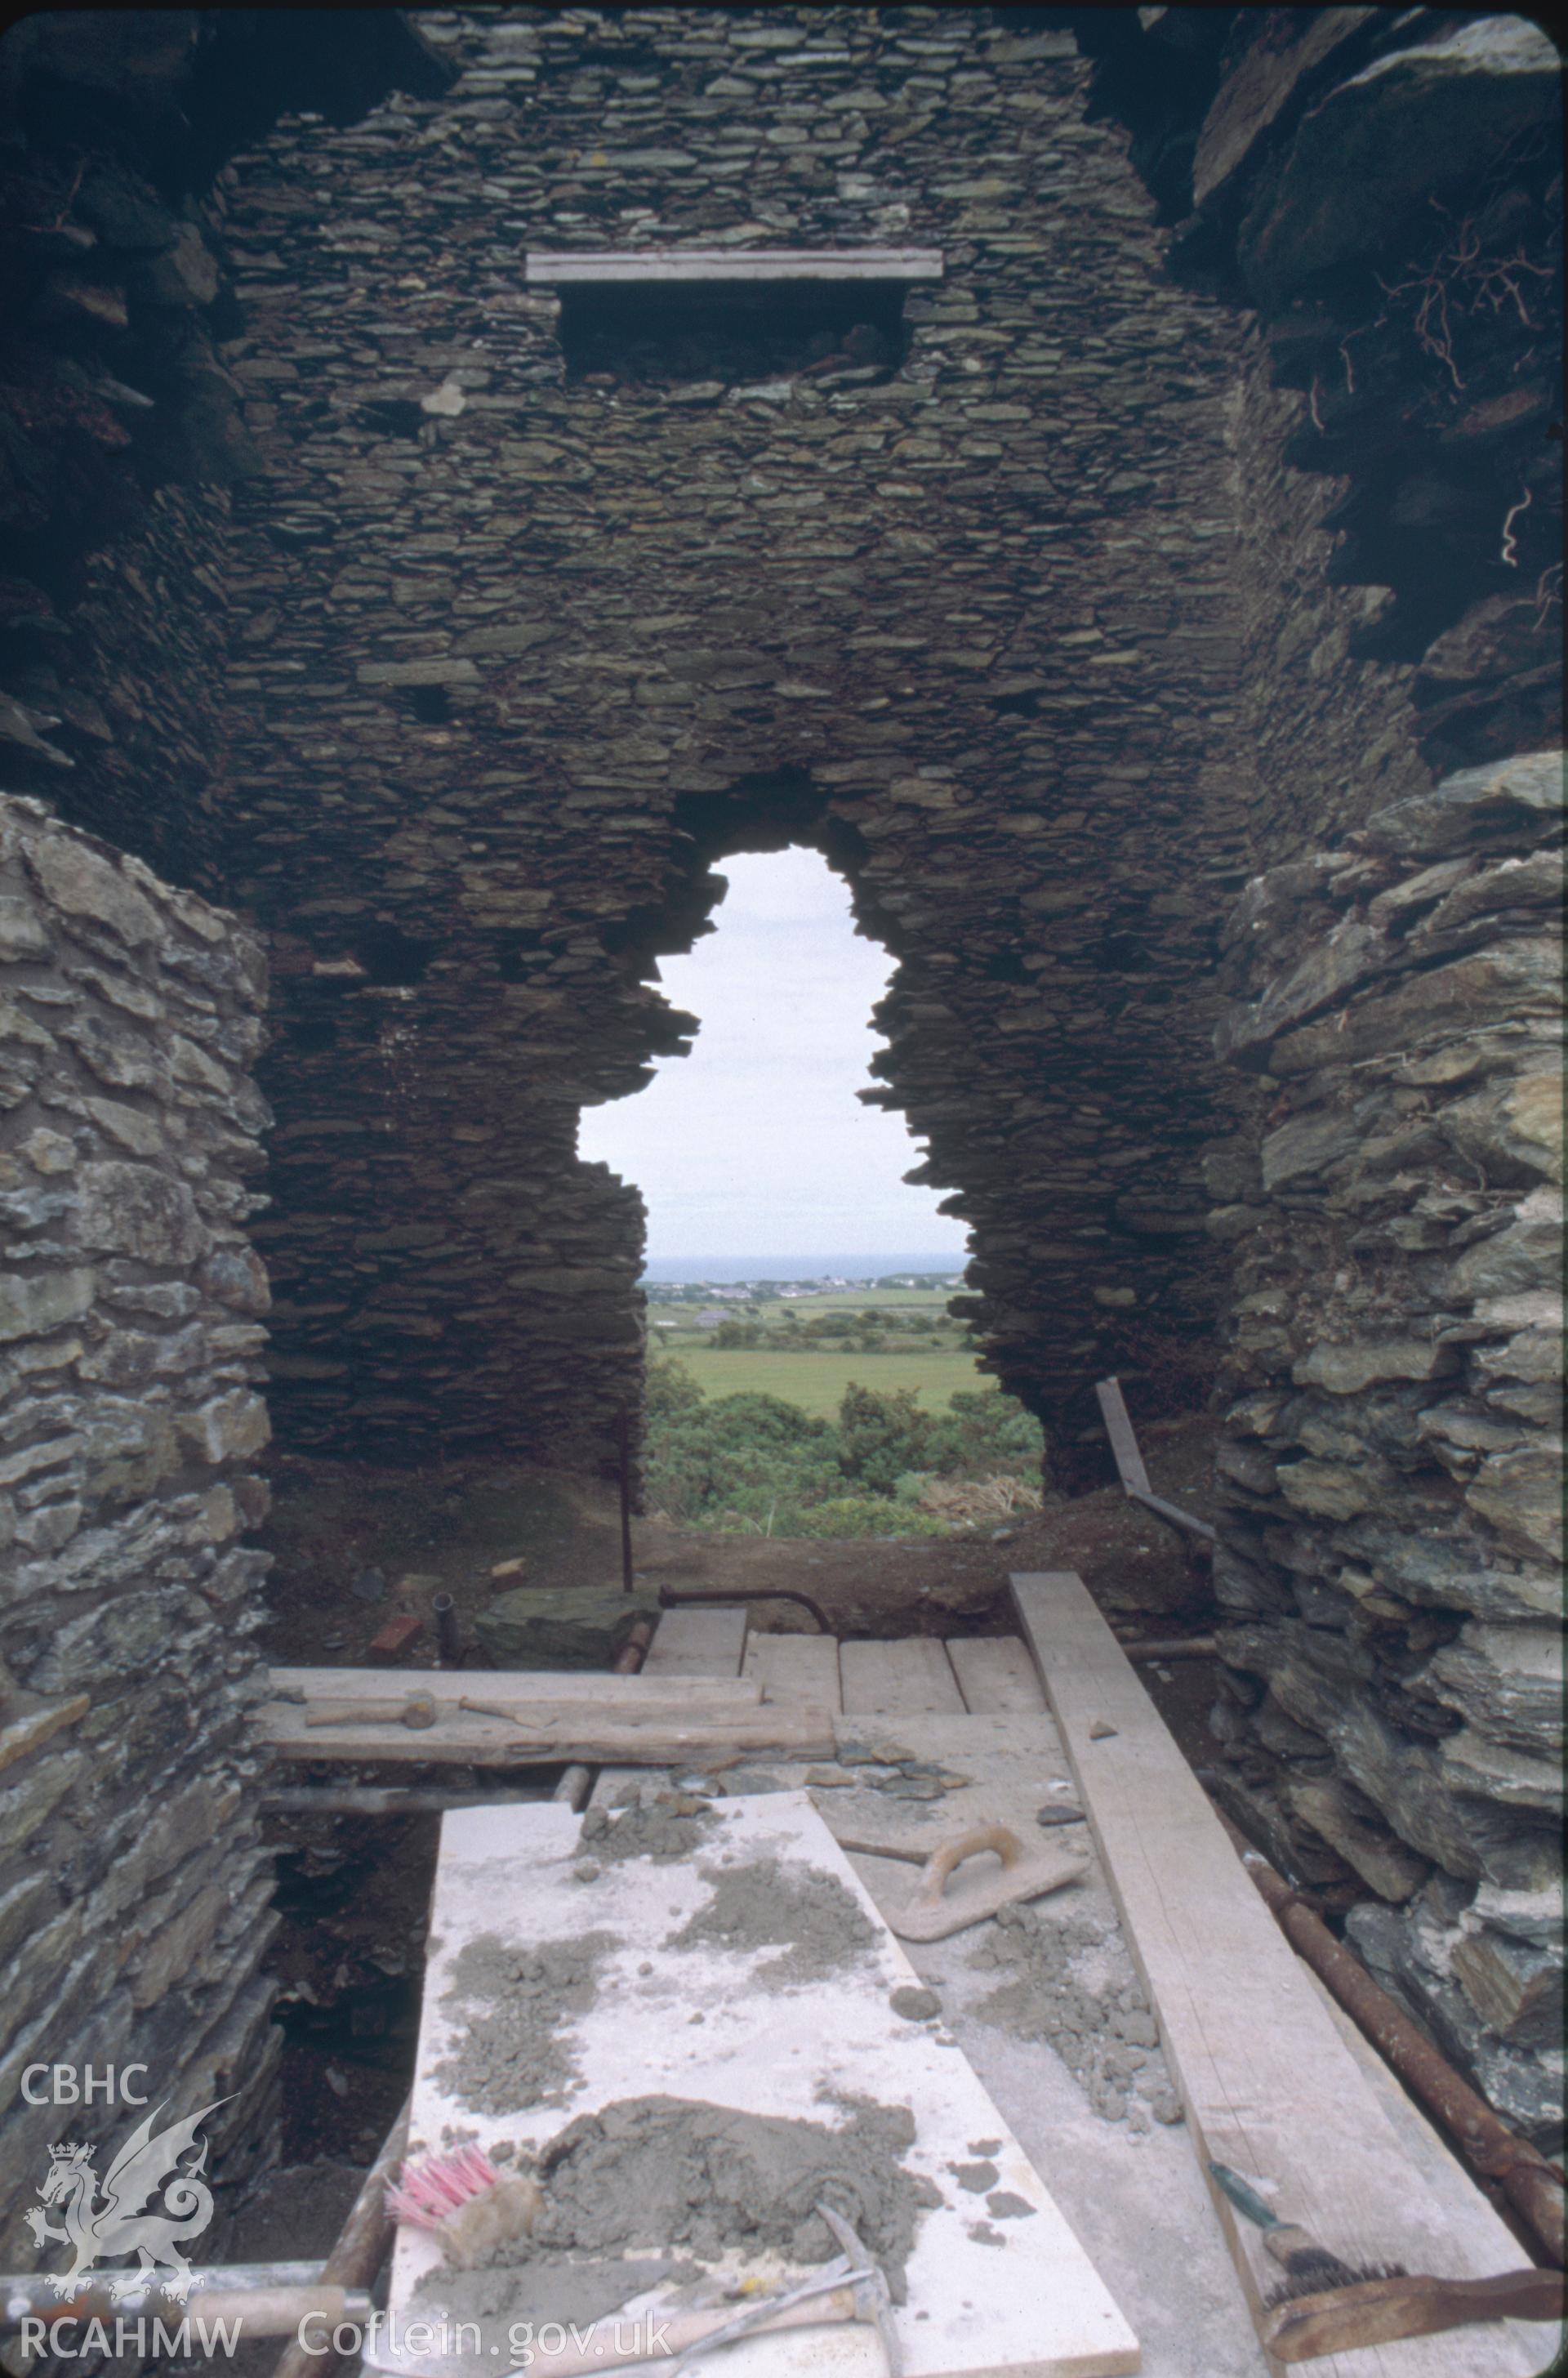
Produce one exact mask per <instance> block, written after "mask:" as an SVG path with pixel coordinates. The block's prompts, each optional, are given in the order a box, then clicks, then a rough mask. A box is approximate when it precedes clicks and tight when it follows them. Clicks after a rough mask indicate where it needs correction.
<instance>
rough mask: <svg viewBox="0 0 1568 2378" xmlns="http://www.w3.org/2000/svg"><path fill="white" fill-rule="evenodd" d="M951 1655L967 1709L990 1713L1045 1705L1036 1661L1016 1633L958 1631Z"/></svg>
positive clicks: (950, 1642) (951, 1641)
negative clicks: (960, 1633) (963, 1632)
mask: <svg viewBox="0 0 1568 2378" xmlns="http://www.w3.org/2000/svg"><path fill="white" fill-rule="evenodd" d="M947 1655H948V1658H949V1659H950V1660H951V1661H952V1673H953V1675H955V1676H956V1677H957V1678H958V1689H959V1691H960V1692H961V1693H962V1694H963V1695H964V1707H965V1708H966V1709H969V1710H973V1711H976V1713H977V1714H980V1715H988V1714H990V1713H992V1712H994V1711H1001V1710H1043V1709H1044V1708H1045V1706H1046V1697H1045V1695H1044V1693H1043V1692H1042V1691H1041V1690H1040V1679H1039V1677H1038V1676H1037V1675H1035V1663H1034V1661H1033V1660H1032V1659H1031V1658H1030V1657H1029V1654H1028V1652H1027V1651H1025V1650H1024V1648H1023V1644H1022V1643H1021V1642H1020V1641H1019V1639H1018V1638H1017V1636H1016V1635H954V1636H952V1637H951V1638H950V1639H949V1641H948V1647H947Z"/></svg>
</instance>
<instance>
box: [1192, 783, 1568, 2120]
mask: <svg viewBox="0 0 1568 2378" xmlns="http://www.w3.org/2000/svg"><path fill="white" fill-rule="evenodd" d="M1561 834H1562V759H1561V755H1560V754H1558V753H1552V752H1546V753H1541V754H1539V755H1538V756H1536V757H1533V758H1531V759H1527V760H1517V761H1514V762H1511V763H1488V764H1485V765H1483V766H1481V767H1478V768H1474V769H1469V770H1466V771H1464V772H1462V773H1461V774H1459V775H1454V776H1451V777H1448V778H1446V779H1445V780H1444V781H1443V782H1442V783H1441V784H1440V785H1438V786H1437V787H1435V788H1433V789H1432V790H1431V791H1430V792H1426V793H1421V794H1417V795H1414V796H1412V797H1411V798H1409V799H1405V800H1403V801H1397V802H1394V804H1393V805H1392V806H1390V807H1388V808H1386V809H1382V810H1379V811H1374V812H1373V814H1372V815H1371V817H1370V818H1369V819H1368V821H1367V823H1366V824H1365V826H1364V827H1363V828H1362V829H1361V830H1360V831H1359V833H1357V834H1354V835H1349V836H1347V839H1346V843H1345V845H1343V846H1341V847H1338V848H1335V849H1332V850H1331V849H1315V850H1311V851H1307V852H1304V853H1302V855H1301V856H1300V857H1299V858H1298V859H1293V860H1290V861H1288V862H1287V863H1286V864H1285V865H1284V866H1281V867H1277V868H1274V869H1271V870H1270V871H1269V872H1268V873H1267V874H1264V875H1261V876H1258V877H1256V878H1255V879H1254V881H1253V882H1252V883H1251V884H1250V885H1249V886H1248V889H1247V893H1246V895H1245V896H1244V898H1243V900H1242V901H1241V903H1240V905H1239V907H1238V909H1237V910H1236V911H1235V913H1234V915H1233V916H1232V918H1231V919H1230V921H1229V925H1228V927H1227V945H1228V952H1227V973H1228V974H1229V976H1230V978H1231V979H1232V980H1233V982H1234V983H1235V985H1236V987H1237V991H1238V1003H1237V1005H1236V1006H1235V1007H1234V1008H1233V1010H1232V1011H1231V1013H1230V1015H1228V1016H1227V1020H1226V1023H1225V1025H1224V1026H1223V1027H1222V1032H1221V1038H1222V1041H1223V1043H1224V1044H1225V1046H1226V1047H1227V1051H1228V1053H1229V1054H1230V1055H1231V1056H1232V1057H1233V1058H1234V1060H1235V1061H1236V1062H1237V1063H1239V1064H1242V1065H1246V1066H1248V1067H1251V1068H1256V1069H1259V1070H1260V1071H1261V1072H1262V1074H1263V1079H1264V1082H1265V1086H1266V1092H1267V1095H1268V1098H1269V1100H1270V1103H1269V1108H1268V1122H1269V1125H1270V1127H1269V1128H1268V1129H1267V1131H1266V1133H1265V1135H1264V1137H1263V1144H1262V1147H1261V1150H1260V1155H1259V1162H1258V1169H1257V1172H1256V1174H1255V1176H1254V1179H1253V1181H1252V1183H1251V1185H1250V1193H1249V1194H1250V1200H1251V1202H1249V1203H1246V1204H1241V1205H1238V1206H1233V1207H1229V1208H1227V1209H1222V1213H1221V1215H1220V1216H1219V1217H1216V1219H1222V1220H1223V1221H1224V1223H1225V1226H1226V1230H1227V1236H1230V1237H1231V1240H1232V1243H1233V1244H1234V1246H1235V1248H1236V1255H1237V1287H1238V1290H1239V1302H1238V1308H1237V1315H1236V1320H1235V1324H1234V1337H1233V1355H1234V1372H1235V1376H1236V1384H1237V1385H1238V1386H1239V1387H1240V1388H1241V1389H1242V1390H1243V1392H1242V1393H1241V1395H1240V1396H1239V1399H1238V1400H1236V1401H1235V1402H1234V1403H1233V1404H1232V1406H1231V1408H1230V1410H1229V1412H1228V1415H1227V1422H1228V1432H1229V1433H1228V1435H1227V1441H1226V1442H1225V1443H1224V1444H1223V1445H1222V1447H1221V1452H1220V1457H1219V1470H1220V1477H1221V1481H1222V1491H1223V1493H1224V1495H1225V1500H1226V1503H1227V1507H1228V1515H1227V1525H1226V1530H1225V1541H1224V1543H1223V1545H1222V1547H1221V1550H1220V1553H1219V1555H1218V1557H1217V1559H1216V1563H1215V1591H1216V1594H1217V1596H1218V1599H1219V1601H1220V1603H1222V1605H1223V1606H1224V1607H1225V1609H1226V1610H1227V1612H1228V1613H1229V1614H1230V1618H1229V1623H1228V1624H1227V1626H1225V1627H1222V1629H1221V1630H1220V1643H1221V1648H1222V1650H1223V1651H1224V1653H1225V1656H1226V1658H1227V1661H1229V1663H1231V1666H1232V1668H1233V1669H1234V1670H1235V1671H1237V1672H1238V1674H1237V1675H1235V1676H1234V1677H1233V1678H1232V1679H1230V1680H1229V1681H1230V1691H1229V1693H1228V1695H1227V1698H1226V1699H1222V1701H1221V1704H1220V1711H1219V1715H1220V1717H1221V1719H1222V1732H1223V1735H1224V1736H1225V1737H1226V1742H1227V1749H1228V1750H1229V1752H1230V1754H1231V1756H1232V1758H1233V1759H1236V1760H1237V1761H1238V1763H1239V1764H1240V1765H1242V1766H1243V1767H1244V1768H1246V1769H1248V1770H1249V1771H1251V1773H1252V1775H1253V1777H1254V1780H1255V1781H1256V1782H1258V1783H1259V1784H1261V1787H1262V1789H1261V1797H1260V1794H1259V1792H1257V1791H1250V1790H1249V1788H1248V1786H1247V1785H1246V1784H1244V1783H1240V1782H1237V1783H1235V1784H1232V1786H1231V1789H1230V1792H1229V1794H1228V1797H1230V1799H1231V1801H1232V1804H1233V1805H1234V1806H1235V1807H1236V1809H1237V1813H1238V1814H1239V1815H1240V1814H1247V1815H1249V1816H1251V1818H1252V1820H1253V1821H1254V1823H1256V1822H1257V1821H1258V1820H1259V1819H1260V1818H1261V1819H1262V1820H1263V1823H1264V1825H1265V1826H1266V1827H1267V1828H1268V1829H1269V1830H1270V1831H1271V1832H1273V1833H1274V1834H1275V1838H1276V1839H1280V1840H1282V1841H1283V1844H1284V1855H1285V1856H1286V1860H1287V1864H1288V1865H1289V1866H1290V1867H1291V1868H1292V1869H1293V1870H1296V1871H1305V1872H1308V1873H1310V1874H1315V1875H1316V1876H1317V1877H1318V1878H1319V1879H1322V1878H1323V1876H1325V1875H1329V1874H1333V1873H1334V1872H1335V1871H1336V1870H1337V1859H1336V1858H1335V1857H1334V1856H1329V1857H1328V1858H1327V1860H1326V1863H1325V1861H1324V1851H1325V1846H1326V1849H1327V1851H1328V1852H1330V1853H1337V1856H1338V1858H1339V1859H1343V1860H1344V1861H1346V1862H1347V1864H1348V1866H1349V1867H1350V1868H1352V1869H1353V1870H1354V1872H1355V1873H1356V1874H1357V1875H1358V1876H1359V1878H1360V1879H1361V1880H1363V1881H1364V1882H1365V1883H1366V1884H1368V1885H1370V1887H1371V1890H1372V1891H1373V1892H1375V1893H1376V1894H1377V1902H1376V1903H1373V1904H1370V1905H1368V1906H1367V1907H1366V1908H1364V1909H1359V1910H1358V1911H1356V1912H1355V1913H1354V1914H1353V1915H1352V1916H1351V1918H1350V1928H1351V1932H1352V1935H1353V1937H1354V1938H1355V1939H1356V1940H1358V1942H1359V1945H1360V1946H1361V1947H1362V1948H1363V1949H1364V1950H1365V1952H1366V1953H1367V1954H1368V1956H1369V1958H1370V1959H1371V1963H1372V1964H1373V1965H1374V1968H1377V1969H1380V1970H1382V1971H1383V1972H1384V1973H1385V1974H1386V1975H1388V1976H1390V1977H1391V1978H1392V1979H1393V1980H1394V1983H1395V1986H1396V1987H1397V1988H1400V1989H1401V1990H1402V1991H1403V1992H1407V1993H1408V1994H1409V1995H1411V1996H1412V1997H1413V1998H1414V2000H1416V2003H1417V2006H1418V2012H1420V2013H1421V2014H1422V2016H1423V2017H1424V2018H1425V2020H1426V2021H1427V2022H1428V2023H1429V2024H1430V2026H1431V2028H1432V2029H1433V2030H1434V2031H1435V2032H1436V2034H1437V2036H1439V2038H1440V2039H1441V2040H1442V2043H1443V2045H1444V2046H1445V2047H1447V2048H1449V2049H1450V2050H1451V2051H1452V2052H1454V2053H1456V2054H1458V2055H1459V2056H1460V2057H1461V2058H1462V2059H1463V2060H1465V2061H1466V2063H1468V2064H1471V2065H1472V2066H1473V2067H1474V2068H1475V2069H1477V2070H1478V2072H1479V2073H1480V2074H1481V2076H1482V2079H1483V2082H1484V2085H1485V2086H1486V2089H1487V2092H1488V2095H1489V2096H1490V2097H1491V2099H1492V2102H1493V2103H1494V2104H1495V2105H1497V2106H1499V2107H1500V2108H1502V2109H1504V2110H1505V2111H1506V2112H1507V2114H1508V2115H1509V2116H1510V2117H1511V2118H1512V2119H1514V2120H1516V2121H1518V2122H1520V2123H1521V2125H1522V2126H1523V2127H1525V2128H1526V2129H1531V2130H1544V2131H1545V2132H1546V2133H1547V2134H1548V2135H1549V2136H1550V2133H1551V2131H1552V2128H1553V2125H1554V2124H1555V2123H1556V2122H1558V2121H1559V2120H1561V2102H1562V2066H1561V2049H1560V2043H1561V2036H1562V1953H1561V1945H1560V1943H1556V1942H1554V1937H1553V1928H1554V1926H1559V1927H1560V1925H1561V1920H1562V1918H1561V1856H1562V1853H1561V1828H1562V1627H1561V1622H1560V1615H1559V1579H1560V1564H1561V1560H1562V1436H1561V1433H1560V1432H1561V1390H1560V1380H1561V1375H1562V1298H1561V1243H1562V1188H1561V1183H1562V1080H1561V1071H1560V1057H1561V1034H1562V936H1561V923H1560V919H1561V906H1562V850H1561ZM1253 1747H1257V1748H1261V1749H1262V1750H1263V1753H1264V1754H1265V1756H1264V1758H1263V1759H1262V1760H1259V1759H1256V1757H1255V1754H1254V1755H1253V1756H1251V1757H1250V1755H1249V1753H1250V1750H1251V1749H1253ZM1281 1761H1283V1762H1284V1769H1285V1779H1286V1780H1284V1781H1283V1783H1282V1782H1280V1781H1279V1780H1278V1777H1277V1775H1276V1774H1275V1772H1273V1770H1274V1769H1275V1768H1276V1767H1277V1765H1278V1763H1279V1762H1281ZM1380 1903H1381V1904H1380ZM1395 1910H1397V1911H1398V1912H1397V1913H1395ZM1536 2051H1540V2053H1539V2054H1537V2053H1536Z"/></svg>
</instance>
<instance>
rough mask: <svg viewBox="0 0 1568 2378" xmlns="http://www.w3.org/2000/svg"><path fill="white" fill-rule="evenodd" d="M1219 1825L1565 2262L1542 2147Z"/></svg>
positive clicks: (1400, 2065)
mask: <svg viewBox="0 0 1568 2378" xmlns="http://www.w3.org/2000/svg"><path fill="white" fill-rule="evenodd" d="M1215 1814H1216V1815H1217V1816H1218V1818H1219V1820H1220V1822H1221V1824H1222V1825H1223V1826H1224V1827H1225V1829H1226V1832H1227V1833H1228V1834H1229V1835H1230V1838H1231V1840H1232V1841H1233V1842H1234V1843H1235V1844H1236V1846H1237V1849H1238V1850H1239V1853H1240V1856H1241V1863H1242V1865H1243V1866H1244V1867H1245V1868H1246V1869H1247V1871H1248V1873H1249V1874H1250V1875H1251V1878H1252V1880H1253V1881H1254V1882H1255V1883H1256V1884H1257V1886H1258V1889H1259V1891H1260V1892H1262V1894H1263V1900H1264V1902H1265V1903H1266V1904H1267V1906H1268V1908H1269V1910H1270V1912H1271V1913H1272V1914H1273V1916H1274V1917H1275V1921H1276V1922H1277V1923H1278V1925H1279V1928H1280V1929H1281V1931H1282V1932H1283V1933H1284V1934H1285V1937H1286V1939H1287V1940H1288V1941H1289V1942H1290V1944H1291V1946H1292V1948H1293V1949H1294V1950H1295V1951H1296V1952H1297V1954H1298V1955H1299V1956H1300V1957H1301V1958H1303V1959H1304V1960H1305V1962H1306V1963H1307V1964H1309V1965H1311V1969H1312V1971H1313V1973H1314V1974H1316V1975H1317V1976H1318V1977H1319V1979H1320V1980H1321V1981H1323V1982H1324V1983H1325V1984H1326V1985H1327V1987H1328V1988H1329V1989H1330V1990H1332V1991H1333V1993H1334V1996H1335V1999H1337V2000H1338V2001H1339V2004H1340V2005H1341V2006H1342V2007H1343V2008H1344V2009H1345V2012H1346V2013H1347V2015H1349V2016H1350V2017H1351V2018H1352V2020H1353V2021H1354V2022H1355V2023H1356V2024H1359V2027H1360V2029H1361V2030H1362V2031H1364V2032H1365V2033H1366V2036H1367V2037H1368V2038H1369V2039H1370V2040H1371V2043H1372V2046H1373V2047H1374V2048H1376V2049H1377V2050H1378V2051H1379V2053H1380V2054H1381V2055H1382V2056H1383V2057H1384V2058H1385V2059H1386V2060H1387V2061H1388V2062H1389V2063H1390V2064H1391V2065H1392V2066H1393V2068H1394V2072H1397V2073H1398V2075H1399V2077H1400V2079H1401V2080H1402V2081H1403V2082H1405V2084H1406V2086H1407V2087H1408V2088H1409V2090H1410V2092H1411V2095H1412V2096H1416V2097H1418V2098H1419V2100H1420V2102H1421V2104H1422V2105H1423V2106H1425V2107H1426V2108H1427V2110H1428V2112H1429V2113H1431V2114H1435V2116H1436V2117H1437V2119H1438V2120H1439V2121H1440V2122H1441V2123H1442V2126H1443V2128H1444V2130H1446V2131H1447V2132H1449V2134H1450V2135H1451V2137H1452V2138H1453V2139H1454V2143H1455V2144H1456V2145H1457V2146H1458V2147H1459V2149H1460V2151H1461V2152H1462V2153H1463V2154H1464V2156H1466V2159H1467V2160H1468V2161H1469V2163H1470V2164H1471V2165H1472V2166H1473V2167H1474V2168H1475V2169H1476V2170H1477V2171H1478V2172H1479V2173H1481V2174H1482V2175H1483V2176H1484V2177H1485V2178H1486V2179H1488V2180H1496V2181H1497V2183H1498V2185H1499V2186H1500V2187H1501V2188H1502V2192H1503V2193H1504V2194H1505V2195H1506V2196H1507V2198H1508V2201H1509V2203H1510V2204H1512V2205H1513V2207H1514V2211H1515V2212H1516V2213H1517V2214H1518V2216H1519V2217H1520V2219H1521V2220H1522V2221H1523V2222H1524V2223H1525V2225H1526V2228H1528V2229H1529V2231H1530V2233H1531V2235H1532V2236H1533V2237H1535V2238H1536V2239H1538V2240H1539V2242H1540V2245H1541V2247H1542V2248H1543V2250H1544V2251H1545V2252H1546V2254H1547V2256H1548V2258H1549V2260H1550V2261H1551V2262H1552V2263H1554V2264H1562V2258H1563V2256H1562V2237H1563V2176H1562V2171H1561V2169H1560V2168H1559V2167H1558V2166H1557V2165H1556V2164H1553V2163H1549V2162H1548V2160H1547V2158H1546V2156H1543V2155H1542V2154H1541V2153H1540V2152H1539V2150H1538V2148H1536V2147H1533V2146H1531V2144H1530V2143H1529V2141H1528V2140H1527V2139H1522V2138H1519V2137H1517V2136H1516V2135H1515V2133H1514V2132H1513V2131H1511V2130H1510V2129H1509V2128H1508V2126H1507V2124H1506V2123H1505V2122H1503V2121H1502V2120H1500V2119H1499V2117H1498V2116H1497V2115H1496V2114H1495V2113H1493V2111H1492V2109H1491V2108H1490V2106H1489V2105H1488V2104H1487V2102H1486V2099H1485V2098H1484V2097H1481V2096H1478V2095H1477V2093H1476V2091H1475V2090H1474V2089H1472V2088H1471V2087H1470V2085H1469V2084H1468V2082H1466V2081H1462V2080H1461V2079H1460V2077H1459V2075H1458V2073H1457V2072H1454V2067H1453V2066H1452V2065H1451V2064H1450V2063H1449V2062H1448V2061H1447V2060H1446V2058H1445V2057H1443V2056H1442V2055H1441V2054H1440V2052H1439V2051H1438V2049H1437V2048H1434V2047H1433V2046H1432V2043H1431V2041H1430V2039H1428V2037H1427V2036H1426V2035H1425V2033H1424V2032H1422V2031H1420V2030H1418V2028H1417V2026H1416V2024H1413V2023H1412V2022H1411V2020H1410V2018H1409V2016H1408V2015H1407V2014H1406V2013H1405V2012H1404V2010H1403V2009H1402V2008H1401V2007H1399V2006H1397V2005H1396V2004H1395V2003H1394V2000H1393V1999H1391V1998H1390V1997H1389V1995H1388V1992H1387V1991H1386V1990H1385V1989H1382V1988H1381V1987H1380V1986H1379V1984H1378V1983H1376V1982H1374V1981H1373V1979H1372V1977H1371V1974H1369V1973H1368V1971H1367V1969H1366V1967H1365V1966H1364V1965H1363V1964H1361V1962H1360V1960H1359V1958H1358V1957H1356V1956H1353V1955H1352V1953H1351V1952H1350V1951H1349V1950H1348V1949H1347V1948H1345V1947H1344V1946H1343V1945H1342V1944H1341V1943H1340V1942H1339V1941H1338V1940H1335V1937H1334V1935H1333V1933H1332V1932H1331V1931H1330V1930H1329V1928H1328V1927H1327V1925H1326V1924H1324V1923H1323V1920H1322V1918H1321V1917H1319V1916H1315V1915H1314V1914H1313V1912H1312V1910H1311V1908H1310V1907H1309V1906H1308V1905H1307V1904H1306V1903H1305V1902H1304V1901H1303V1900H1302V1899H1300V1898H1299V1896H1298V1894H1297V1893H1296V1892H1294V1891H1292V1890H1291V1888H1290V1885H1289V1884H1288V1883H1287V1881H1285V1880H1284V1879H1283V1877H1282V1876H1280V1875H1278V1874H1276V1873H1275V1869H1274V1868H1273V1867H1272V1866H1271V1865H1270V1864H1269V1862H1268V1860H1267V1858H1266V1857H1264V1856H1263V1852H1262V1851H1261V1850H1258V1849H1254V1848H1253V1846H1252V1844H1251V1842H1250V1841H1249V1840H1248V1839H1247V1836H1246V1835H1245V1833H1243V1832H1242V1831H1241V1829H1240V1827H1239V1825H1235V1824H1233V1823H1232V1822H1231V1820H1230V1819H1229V1818H1228V1817H1227V1815H1226V1813H1225V1811H1224V1809H1223V1808H1221V1809H1216V1811H1215Z"/></svg>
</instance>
